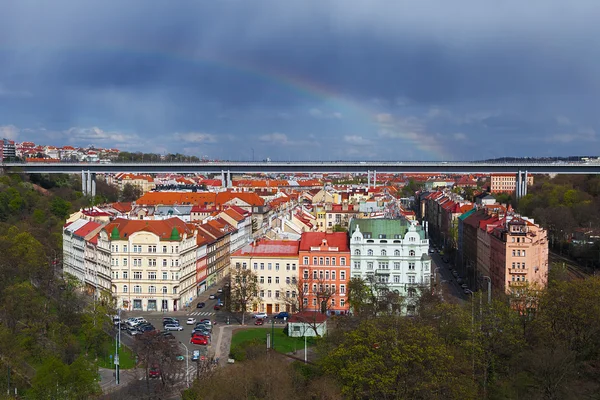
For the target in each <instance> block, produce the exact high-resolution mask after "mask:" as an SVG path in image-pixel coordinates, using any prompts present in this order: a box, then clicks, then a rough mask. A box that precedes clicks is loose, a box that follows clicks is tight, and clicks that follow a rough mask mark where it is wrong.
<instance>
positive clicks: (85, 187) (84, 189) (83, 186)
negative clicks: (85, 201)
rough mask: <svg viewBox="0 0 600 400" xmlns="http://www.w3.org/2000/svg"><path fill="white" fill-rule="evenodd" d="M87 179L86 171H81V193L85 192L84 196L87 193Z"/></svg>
mask: <svg viewBox="0 0 600 400" xmlns="http://www.w3.org/2000/svg"><path fill="white" fill-rule="evenodd" d="M85 181H86V179H85V171H81V193H83V195H84V196H85V195H86V194H87V193H86V191H87V183H86V182H85Z"/></svg>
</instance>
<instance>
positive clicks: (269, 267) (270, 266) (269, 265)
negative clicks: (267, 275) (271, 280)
mask: <svg viewBox="0 0 600 400" xmlns="http://www.w3.org/2000/svg"><path fill="white" fill-rule="evenodd" d="M267 269H268V270H269V271H270V270H272V269H273V265H272V264H271V263H268V264H267Z"/></svg>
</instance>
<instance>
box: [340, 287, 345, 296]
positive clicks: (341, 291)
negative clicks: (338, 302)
mask: <svg viewBox="0 0 600 400" xmlns="http://www.w3.org/2000/svg"><path fill="white" fill-rule="evenodd" d="M340 294H346V285H340Z"/></svg>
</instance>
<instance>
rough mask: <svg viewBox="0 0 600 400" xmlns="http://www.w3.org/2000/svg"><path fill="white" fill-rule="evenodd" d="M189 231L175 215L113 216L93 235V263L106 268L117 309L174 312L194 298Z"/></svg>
mask: <svg viewBox="0 0 600 400" xmlns="http://www.w3.org/2000/svg"><path fill="white" fill-rule="evenodd" d="M196 236H197V233H196V231H195V230H193V229H191V228H190V226H189V225H187V224H186V223H185V222H183V221H182V220H180V219H179V218H171V219H166V220H128V219H122V218H117V219H115V220H114V221H113V222H111V223H110V224H108V225H107V226H106V227H105V228H104V229H102V230H101V231H100V233H99V236H98V245H97V251H98V257H97V262H98V263H104V264H105V265H107V266H109V267H110V269H111V280H112V285H111V289H112V290H111V291H112V294H113V296H114V297H115V298H116V300H117V305H118V306H119V307H121V308H122V309H128V310H139V311H142V310H143V311H158V310H165V311H176V310H179V309H181V308H182V307H184V306H185V305H186V303H188V302H189V301H190V298H194V297H196V247H197V245H196V242H197V240H196Z"/></svg>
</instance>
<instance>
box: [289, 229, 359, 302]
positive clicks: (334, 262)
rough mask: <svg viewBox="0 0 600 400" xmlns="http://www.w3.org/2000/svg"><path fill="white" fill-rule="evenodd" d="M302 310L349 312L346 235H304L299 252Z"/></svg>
mask: <svg viewBox="0 0 600 400" xmlns="http://www.w3.org/2000/svg"><path fill="white" fill-rule="evenodd" d="M298 256H299V260H298V264H299V266H300V268H299V275H300V276H299V282H300V283H301V285H302V287H303V292H304V298H303V299H302V302H303V310H304V311H307V310H321V311H322V312H327V313H330V314H334V313H335V314H340V313H345V312H346V311H348V308H349V305H348V282H349V280H350V247H349V245H348V234H347V233H346V232H334V233H326V232H304V233H303V234H302V238H301V239H300V249H299V253H298Z"/></svg>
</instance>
